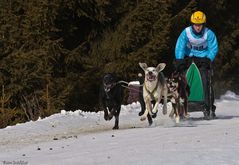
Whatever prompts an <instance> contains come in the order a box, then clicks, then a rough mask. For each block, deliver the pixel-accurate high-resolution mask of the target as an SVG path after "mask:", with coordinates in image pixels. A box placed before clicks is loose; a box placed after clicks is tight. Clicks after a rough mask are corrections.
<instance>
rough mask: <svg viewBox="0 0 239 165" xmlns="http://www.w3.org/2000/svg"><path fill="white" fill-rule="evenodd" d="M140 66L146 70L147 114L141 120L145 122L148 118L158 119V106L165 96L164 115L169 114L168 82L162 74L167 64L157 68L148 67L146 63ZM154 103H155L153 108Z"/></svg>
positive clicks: (144, 91) (144, 93)
mask: <svg viewBox="0 0 239 165" xmlns="http://www.w3.org/2000/svg"><path fill="white" fill-rule="evenodd" d="M139 66H140V67H141V68H142V69H143V70H144V73H145V78H144V86H143V98H144V102H145V112H144V114H143V115H142V117H141V120H142V121H143V120H145V119H146V117H148V120H149V117H150V118H151V116H153V117H154V115H155V117H156V113H157V112H158V106H159V104H160V101H161V99H162V96H164V101H163V114H167V93H168V90H167V84H166V80H165V78H164V76H163V73H162V72H161V71H162V70H163V69H164V68H165V66H166V64H165V63H160V64H158V66H157V67H148V66H147V64H146V63H139ZM152 102H155V104H154V106H153V107H152ZM149 124H150V125H151V124H152V122H151V123H150V122H149Z"/></svg>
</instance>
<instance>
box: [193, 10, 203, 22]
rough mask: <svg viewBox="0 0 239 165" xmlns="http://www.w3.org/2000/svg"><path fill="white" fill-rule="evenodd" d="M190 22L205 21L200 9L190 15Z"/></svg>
mask: <svg viewBox="0 0 239 165" xmlns="http://www.w3.org/2000/svg"><path fill="white" fill-rule="evenodd" d="M191 22H192V23H194V24H203V23H206V15H205V14H204V13H203V12H201V11H196V12H194V13H193V14H192V16H191Z"/></svg>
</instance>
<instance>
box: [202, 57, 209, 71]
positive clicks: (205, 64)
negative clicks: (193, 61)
mask: <svg viewBox="0 0 239 165" xmlns="http://www.w3.org/2000/svg"><path fill="white" fill-rule="evenodd" d="M200 63H201V67H204V68H206V69H210V68H211V60H210V59H209V58H207V57H203V58H201V59H200Z"/></svg>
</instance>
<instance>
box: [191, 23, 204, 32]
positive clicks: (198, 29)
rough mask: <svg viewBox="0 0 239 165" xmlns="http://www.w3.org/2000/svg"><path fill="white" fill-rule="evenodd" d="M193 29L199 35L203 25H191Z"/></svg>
mask: <svg viewBox="0 0 239 165" xmlns="http://www.w3.org/2000/svg"><path fill="white" fill-rule="evenodd" d="M193 29H194V30H195V31H196V32H197V33H200V32H201V31H202V29H203V24H193Z"/></svg>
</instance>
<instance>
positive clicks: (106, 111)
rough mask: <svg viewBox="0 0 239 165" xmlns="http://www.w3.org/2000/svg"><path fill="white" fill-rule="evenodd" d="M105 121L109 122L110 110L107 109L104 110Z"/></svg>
mask: <svg viewBox="0 0 239 165" xmlns="http://www.w3.org/2000/svg"><path fill="white" fill-rule="evenodd" d="M104 119H105V120H109V114H108V108H107V107H105V108H104Z"/></svg>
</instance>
